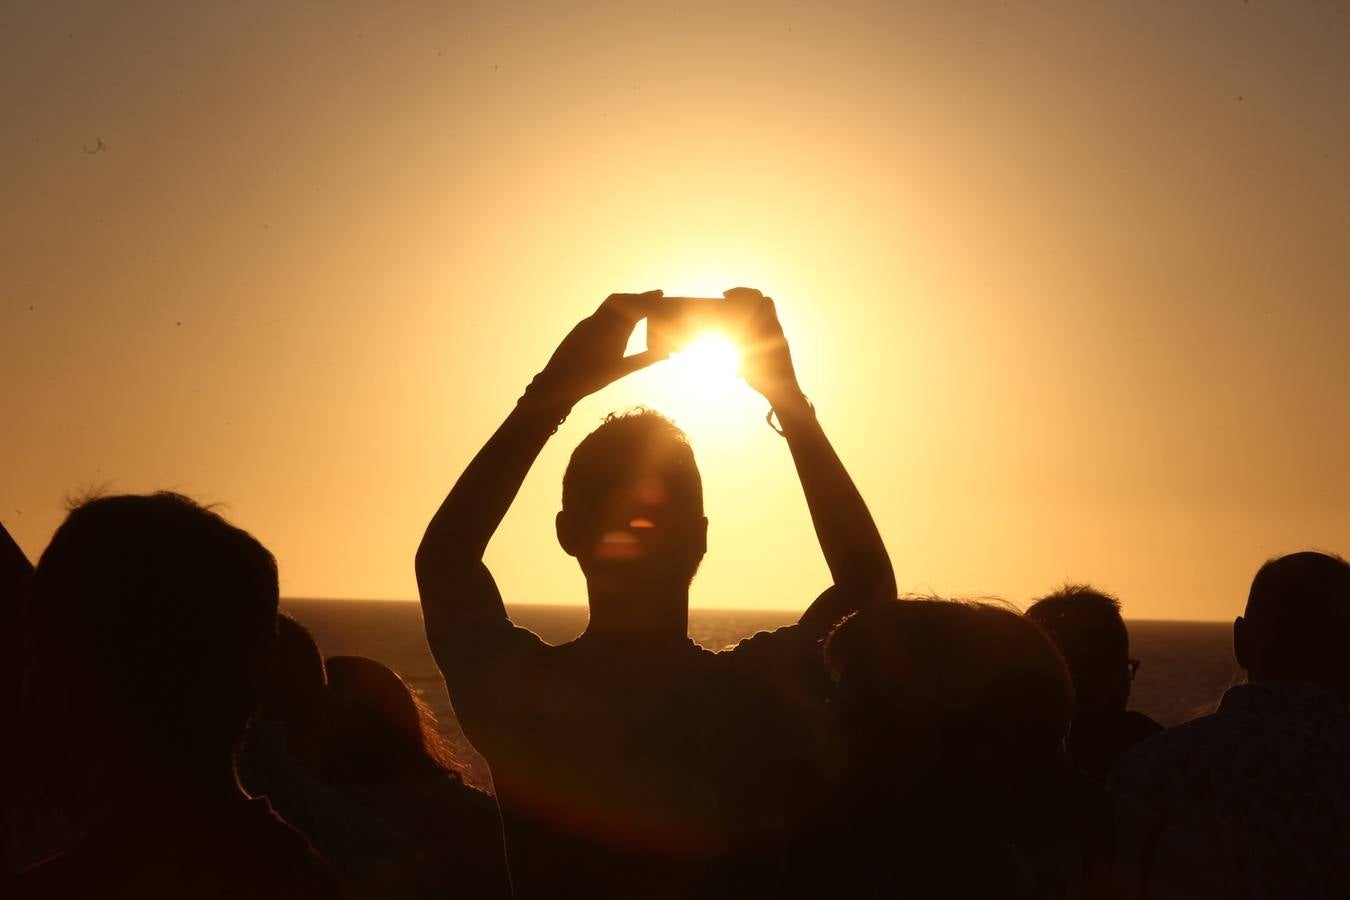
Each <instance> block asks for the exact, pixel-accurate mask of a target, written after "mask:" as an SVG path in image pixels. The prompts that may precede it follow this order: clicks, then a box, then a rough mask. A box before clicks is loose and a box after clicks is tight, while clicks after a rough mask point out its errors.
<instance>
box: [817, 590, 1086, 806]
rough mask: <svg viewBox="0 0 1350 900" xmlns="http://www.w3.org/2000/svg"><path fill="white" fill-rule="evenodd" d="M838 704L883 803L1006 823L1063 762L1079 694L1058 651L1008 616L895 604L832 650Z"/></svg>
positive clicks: (869, 614) (863, 619) (975, 607)
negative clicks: (941, 807)
mask: <svg viewBox="0 0 1350 900" xmlns="http://www.w3.org/2000/svg"><path fill="white" fill-rule="evenodd" d="M825 657H826V663H827V665H828V667H829V669H830V672H831V673H832V675H833V676H834V678H835V694H834V698H833V702H834V703H835V704H836V707H837V709H838V713H839V716H840V718H841V720H842V724H843V726H844V728H845V731H846V732H847V734H848V735H849V738H850V742H851V743H852V744H853V746H854V748H855V750H854V752H855V753H856V754H857V757H856V758H857V760H858V762H859V765H860V766H861V767H862V768H863V769H864V770H865V771H866V772H867V776H868V778H869V779H870V780H872V781H873V782H874V783H875V784H876V785H877V787H878V791H879V795H883V796H886V797H889V798H891V799H894V795H895V794H896V793H897V792H899V793H902V794H903V793H914V794H923V795H925V796H929V795H931V796H937V797H942V798H946V799H945V800H944V801H943V802H950V803H951V804H953V806H954V807H955V808H960V809H961V810H964V811H967V812H969V811H971V810H973V809H980V810H983V811H985V812H986V813H987V814H989V815H996V814H998V811H999V810H1006V809H1008V808H1010V807H1011V806H1014V805H1015V804H1016V799H1015V798H1017V797H1018V796H1020V795H1021V794H1022V793H1024V791H1025V790H1026V789H1027V788H1026V787H1025V785H1036V784H1039V783H1040V782H1041V781H1043V780H1044V777H1045V776H1046V775H1047V774H1048V773H1050V772H1054V771H1058V770H1059V768H1060V767H1061V766H1062V765H1063V760H1064V758H1065V757H1064V738H1065V736H1066V735H1067V734H1068V730H1069V722H1070V717H1071V713H1072V703H1073V689H1072V686H1071V684H1070V681H1069V676H1068V673H1067V672H1066V671H1065V668H1064V663H1063V661H1062V660H1061V659H1060V656H1059V654H1058V652H1056V650H1055V647H1054V645H1053V644H1051V642H1050V640H1049V639H1048V638H1047V637H1046V636H1045V634H1044V632H1042V631H1041V630H1040V629H1039V628H1037V627H1036V626H1035V625H1034V624H1032V623H1031V622H1029V621H1028V620H1026V619H1025V618H1023V617H1022V616H1020V615H1018V614H1017V613H1016V612H1013V611H1012V610H1010V609H1006V608H1004V607H1002V606H996V605H992V604H988V603H965V602H954V601H947V600H893V601H887V602H884V603H877V604H874V605H872V606H869V607H866V608H864V609H863V610H862V611H860V612H858V613H856V614H854V615H852V616H850V617H849V618H847V619H845V620H844V621H843V622H841V623H840V624H839V625H838V626H837V627H836V628H835V630H834V632H833V633H832V634H831V635H830V637H829V639H828V640H827V642H826V646H825Z"/></svg>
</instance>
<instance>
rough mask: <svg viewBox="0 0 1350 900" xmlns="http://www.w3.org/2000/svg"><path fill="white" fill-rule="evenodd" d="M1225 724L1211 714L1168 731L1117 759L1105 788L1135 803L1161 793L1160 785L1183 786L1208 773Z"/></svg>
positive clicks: (1135, 746)
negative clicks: (1173, 784)
mask: <svg viewBox="0 0 1350 900" xmlns="http://www.w3.org/2000/svg"><path fill="white" fill-rule="evenodd" d="M1224 732H1225V728H1224V723H1223V722H1222V721H1221V720H1220V719H1219V718H1218V716H1217V715H1214V714H1210V715H1207V716H1201V717H1200V718H1198V719H1192V720H1191V721H1189V722H1186V723H1184V724H1181V725H1177V726H1176V727H1174V728H1167V729H1164V730H1162V731H1159V732H1158V733H1157V734H1154V735H1153V736H1152V737H1148V738H1146V739H1144V740H1142V741H1140V742H1139V743H1137V744H1135V745H1134V746H1133V747H1131V748H1129V749H1128V750H1126V751H1125V752H1124V753H1122V754H1121V755H1120V756H1119V757H1117V759H1116V761H1115V764H1114V765H1112V767H1111V772H1110V774H1109V776H1108V778H1107V786H1108V787H1110V788H1111V789H1112V790H1113V791H1118V792H1120V793H1122V794H1124V795H1126V796H1130V797H1133V798H1135V799H1137V800H1144V801H1145V805H1149V804H1148V802H1147V800H1145V798H1146V797H1147V796H1148V795H1151V794H1153V793H1155V792H1156V791H1158V790H1160V789H1161V788H1162V787H1163V785H1162V784H1161V782H1167V783H1174V782H1175V783H1177V784H1184V783H1186V782H1187V781H1189V780H1190V779H1193V778H1195V777H1197V776H1198V775H1200V774H1201V773H1202V771H1204V770H1207V769H1208V767H1209V765H1210V763H1211V761H1212V760H1213V758H1214V755H1215V754H1216V753H1219V752H1221V748H1222V746H1223V744H1224V743H1225V737H1224Z"/></svg>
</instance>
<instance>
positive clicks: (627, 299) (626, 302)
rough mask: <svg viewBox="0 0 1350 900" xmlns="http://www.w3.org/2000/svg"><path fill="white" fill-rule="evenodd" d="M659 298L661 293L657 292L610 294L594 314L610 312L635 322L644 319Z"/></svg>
mask: <svg viewBox="0 0 1350 900" xmlns="http://www.w3.org/2000/svg"><path fill="white" fill-rule="evenodd" d="M661 296H662V292H661V291H659V290H656V291H644V292H643V293H641V294H610V295H609V296H608V297H606V298H605V302H604V303H601V304H600V309H598V310H596V312H597V313H599V312H604V311H605V310H610V311H612V312H616V313H618V314H619V315H620V316H622V317H623V318H624V319H627V320H628V321H630V322H636V321H637V320H638V319H642V318H646V316H647V315H648V314H649V313H650V312H651V311H652V307H653V306H654V305H655V304H656V302H657V301H658V300H660V299H661Z"/></svg>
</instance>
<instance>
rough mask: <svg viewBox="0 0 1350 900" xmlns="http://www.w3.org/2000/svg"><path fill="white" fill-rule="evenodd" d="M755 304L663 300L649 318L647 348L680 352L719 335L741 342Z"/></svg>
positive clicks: (703, 299) (709, 299) (700, 299)
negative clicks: (703, 338)
mask: <svg viewBox="0 0 1350 900" xmlns="http://www.w3.org/2000/svg"><path fill="white" fill-rule="evenodd" d="M754 311H755V307H754V304H753V302H747V301H746V300H744V299H734V300H728V299H724V298H721V297H662V298H661V299H660V300H658V301H657V302H656V308H655V309H653V310H652V311H651V312H650V313H649V314H648V315H647V349H648V350H653V351H656V352H657V353H678V352H680V350H682V349H683V348H684V347H686V346H688V345H689V343H690V342H692V341H693V340H694V339H695V338H697V337H698V336H699V335H702V334H706V333H707V332H710V331H715V332H718V333H720V334H722V335H724V336H726V337H727V338H729V339H731V340H732V341H739V340H740V337H741V335H742V333H743V332H744V331H745V326H746V325H747V324H748V323H749V321H750V316H751V315H753V314H754Z"/></svg>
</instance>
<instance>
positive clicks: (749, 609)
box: [281, 596, 1232, 625]
mask: <svg viewBox="0 0 1350 900" xmlns="http://www.w3.org/2000/svg"><path fill="white" fill-rule="evenodd" d="M281 602H282V603H283V604H284V603H391V604H419V605H420V603H421V601H419V600H415V599H412V598H408V597H299V596H295V597H282V598H281ZM519 606H533V607H539V608H542V609H587V608H588V607H587V605H586V604H585V603H557V602H554V603H538V602H534V601H515V602H511V603H506V607H507V609H512V608H514V607H519ZM689 611H690V612H729V613H755V614H759V613H764V614H778V613H781V614H783V615H788V616H800V615H801V614H802V612H803V611H804V610H800V609H785V608H780V607H767V606H700V605H691V606H690V607H689ZM1124 618H1125V621H1126V622H1169V623H1175V622H1184V623H1189V624H1196V625H1231V624H1232V620H1231V619H1184V618H1180V617H1160V616H1146V617H1140V618H1134V617H1132V616H1125V617H1124Z"/></svg>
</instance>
